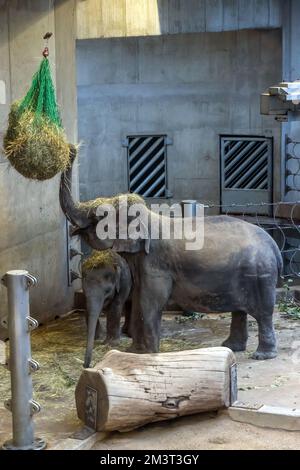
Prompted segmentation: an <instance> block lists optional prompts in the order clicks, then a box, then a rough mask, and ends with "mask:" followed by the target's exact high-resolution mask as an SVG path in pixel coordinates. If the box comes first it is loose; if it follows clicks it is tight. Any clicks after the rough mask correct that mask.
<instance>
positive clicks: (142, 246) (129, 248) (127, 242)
mask: <svg viewBox="0 0 300 470" xmlns="http://www.w3.org/2000/svg"><path fill="white" fill-rule="evenodd" d="M133 220H134V217H130V216H129V217H128V218H127V220H126V223H124V226H121V224H120V222H119V227H118V235H119V234H120V233H125V234H128V227H129V224H130V223H131V222H132V221H133ZM138 222H139V238H137V239H135V238H130V235H129V236H128V238H126V239H124V238H116V239H115V240H114V242H113V246H112V249H113V250H114V251H117V252H120V253H122V252H123V253H139V252H141V251H145V253H146V254H147V255H148V254H149V251H150V234H149V230H148V227H147V226H146V225H145V223H143V221H142V219H139V220H138Z"/></svg>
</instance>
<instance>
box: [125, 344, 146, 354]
mask: <svg viewBox="0 0 300 470" xmlns="http://www.w3.org/2000/svg"><path fill="white" fill-rule="evenodd" d="M126 352H131V353H136V354H146V353H147V352H148V351H146V350H145V347H144V346H143V345H140V344H131V345H130V346H129V347H128V348H127V349H126Z"/></svg>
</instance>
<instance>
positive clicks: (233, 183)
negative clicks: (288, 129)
mask: <svg viewBox="0 0 300 470" xmlns="http://www.w3.org/2000/svg"><path fill="white" fill-rule="evenodd" d="M270 152H271V144H270V139H266V138H263V137H255V138H250V137H247V138H230V137H228V138H227V137H226V138H222V153H223V155H222V160H223V162H224V163H223V164H224V166H223V171H224V174H223V188H224V189H264V190H268V189H269V184H270V181H269V180H270V178H269V174H270V172H269V165H270Z"/></svg>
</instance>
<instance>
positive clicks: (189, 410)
mask: <svg viewBox="0 0 300 470" xmlns="http://www.w3.org/2000/svg"><path fill="white" fill-rule="evenodd" d="M235 373H236V369H235V357H234V354H233V352H232V351H231V350H230V349H228V348H223V347H219V348H203V349H194V350H191V351H178V352H170V353H160V354H132V353H123V352H119V351H116V350H112V351H109V352H108V353H107V354H106V355H105V356H104V358H103V360H102V361H101V362H99V363H98V364H97V365H96V366H95V367H94V368H93V369H86V370H84V371H83V372H82V374H81V376H80V379H79V381H78V384H77V387H76V391H75V398H76V406H77V413H78V417H79V418H80V419H81V420H82V421H84V422H85V424H86V425H87V426H89V427H91V428H94V429H96V430H97V431H114V430H119V431H125V430H129V429H134V428H137V427H139V426H143V425H144V424H146V423H151V422H154V421H161V420H166V419H172V418H176V417H177V416H184V415H191V414H194V413H199V412H203V411H210V410H218V409H220V408H225V407H228V406H230V405H231V403H232V402H233V401H235V400H236V380H235Z"/></svg>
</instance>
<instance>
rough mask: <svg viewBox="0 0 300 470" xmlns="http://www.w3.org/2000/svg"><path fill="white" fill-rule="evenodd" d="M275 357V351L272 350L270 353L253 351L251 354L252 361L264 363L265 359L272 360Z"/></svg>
mask: <svg viewBox="0 0 300 470" xmlns="http://www.w3.org/2000/svg"><path fill="white" fill-rule="evenodd" d="M276 356H277V350H276V349H273V350H271V351H259V350H257V351H255V352H254V353H253V354H251V358H252V359H256V360H257V361H264V360H266V359H274V357H276Z"/></svg>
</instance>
